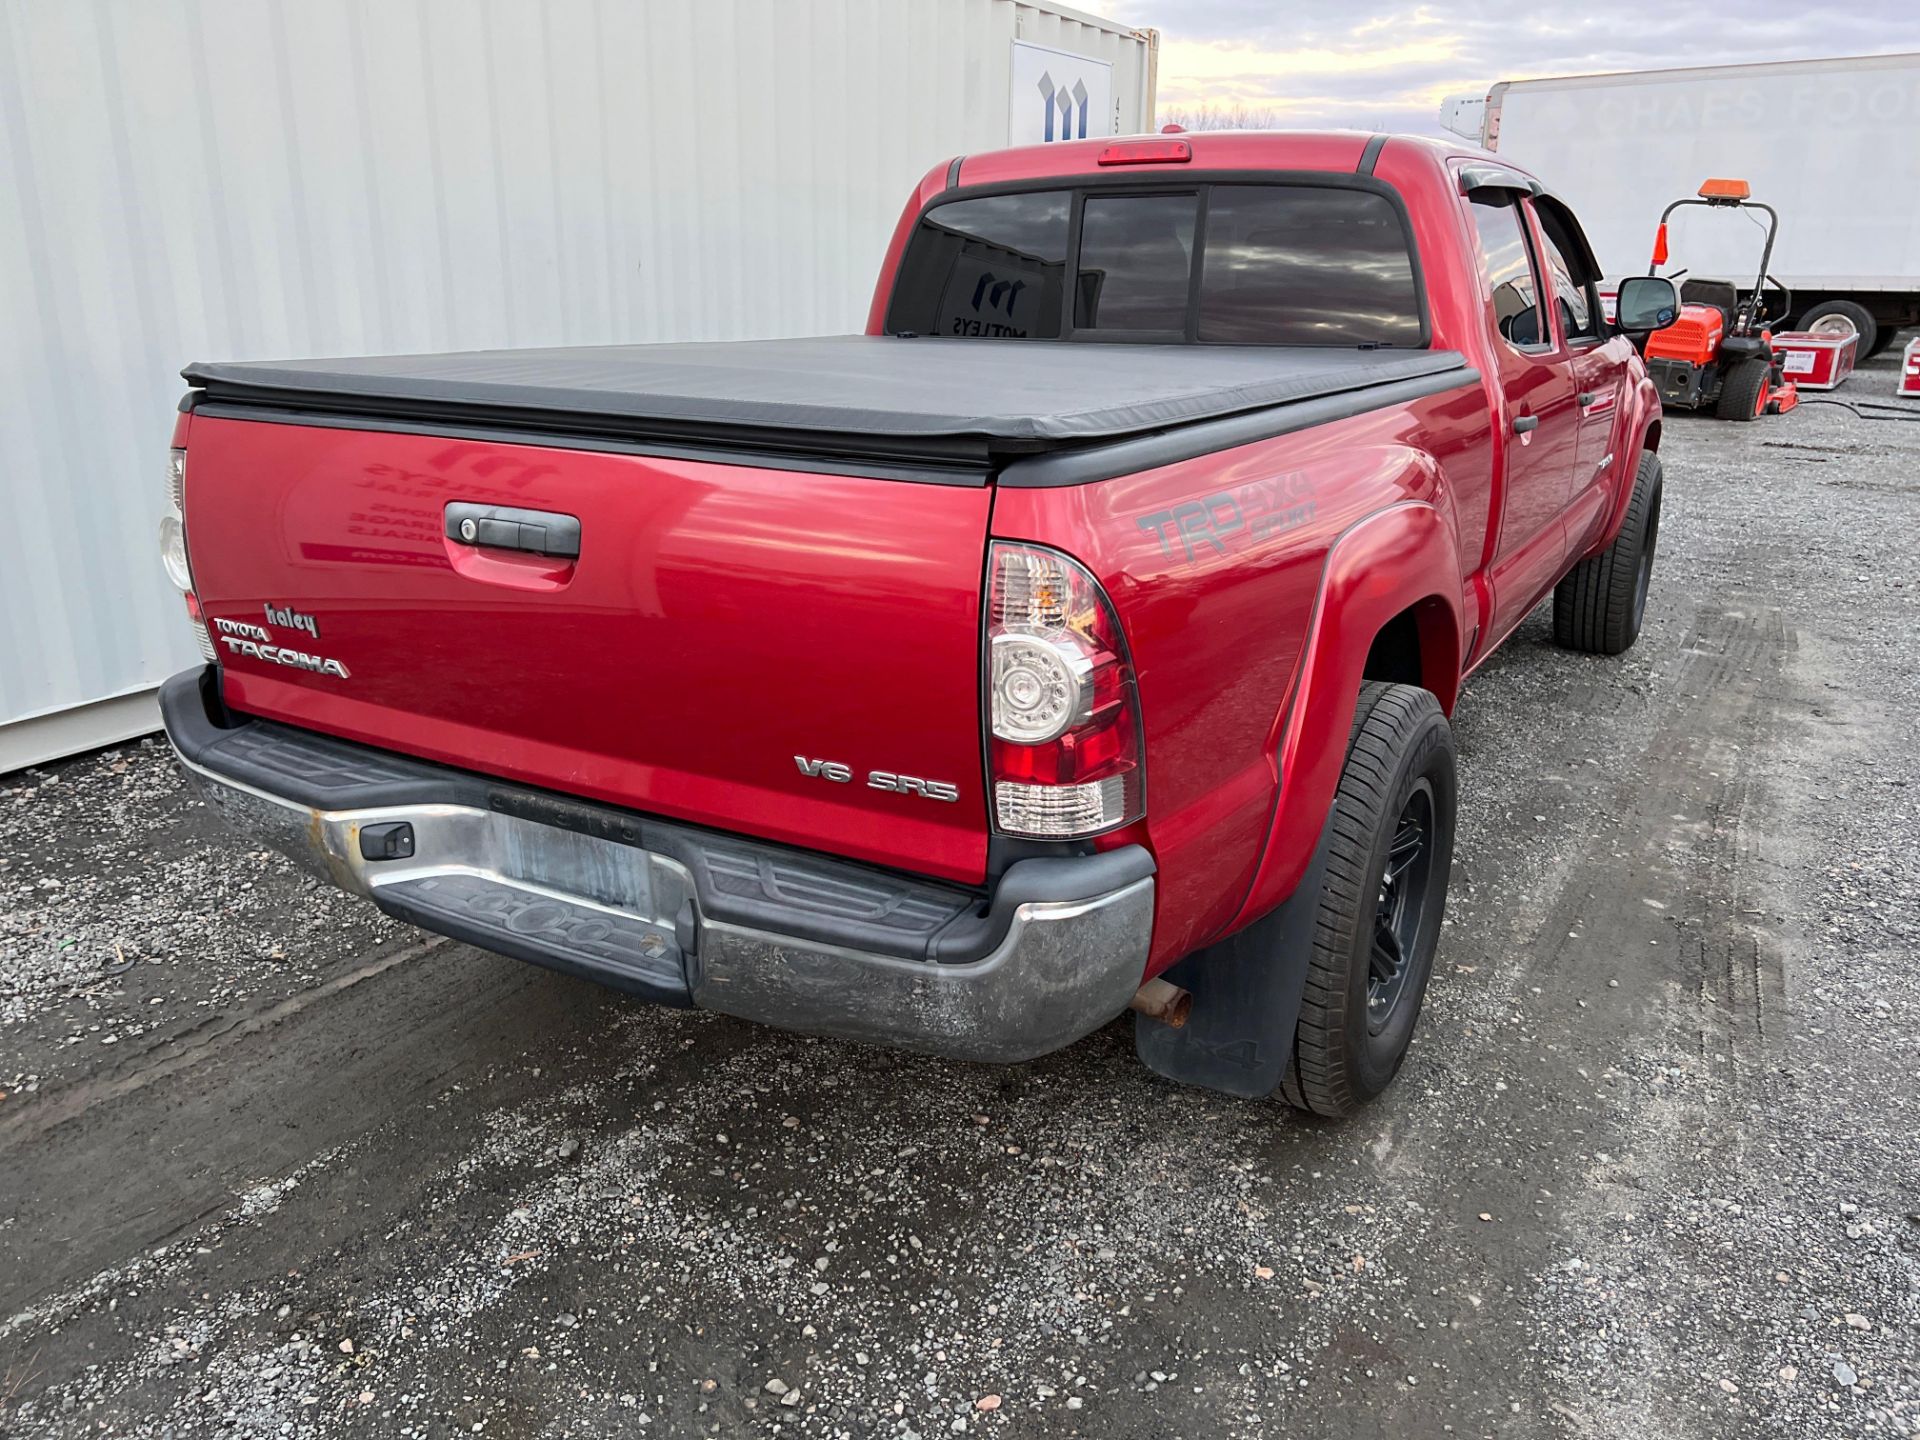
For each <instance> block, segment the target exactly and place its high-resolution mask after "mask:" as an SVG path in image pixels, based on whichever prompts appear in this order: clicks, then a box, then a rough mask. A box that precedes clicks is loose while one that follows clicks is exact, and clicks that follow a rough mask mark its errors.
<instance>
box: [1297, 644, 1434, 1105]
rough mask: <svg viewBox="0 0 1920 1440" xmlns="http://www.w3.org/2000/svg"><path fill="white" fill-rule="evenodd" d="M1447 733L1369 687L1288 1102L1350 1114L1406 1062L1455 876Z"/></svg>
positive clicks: (1410, 698)
mask: <svg viewBox="0 0 1920 1440" xmlns="http://www.w3.org/2000/svg"><path fill="white" fill-rule="evenodd" d="M1457 794H1458V792H1457V789H1456V786H1455V780H1454V762H1453V730H1452V728H1451V727H1449V726H1448V724H1447V718H1446V716H1445V715H1443V714H1441V713H1440V703H1439V701H1437V700H1435V699H1434V697H1433V695H1432V694H1431V693H1430V692H1429V691H1426V690H1422V689H1420V688H1419V687H1417V686H1413V685H1385V684H1381V683H1378V682H1373V681H1370V682H1368V683H1367V684H1366V685H1365V686H1363V687H1362V689H1361V692H1360V703H1359V706H1358V707H1357V709H1356V711H1355V714H1354V721H1353V730H1352V735H1351V739H1350V740H1349V742H1348V747H1347V764H1346V768H1345V770H1343V771H1342V772H1341V776H1340V788H1339V791H1338V792H1337V794H1336V795H1335V797H1334V802H1333V815H1332V817H1331V821H1332V823H1331V826H1330V828H1329V831H1328V835H1327V840H1326V844H1327V860H1326V881H1325V883H1324V884H1323V885H1322V887H1321V890H1320V897H1319V904H1318V908H1317V911H1316V913H1315V917H1314V929H1313V948H1312V952H1311V954H1310V956H1309V959H1308V968H1307V986H1306V993H1305V995H1304V996H1303V997H1302V999H1301V1002H1300V1019H1299V1023H1298V1025H1297V1026H1296V1028H1295V1030H1294V1042H1293V1055H1292V1058H1291V1060H1290V1061H1289V1062H1288V1065H1287V1073H1286V1078H1285V1079H1284V1080H1282V1081H1281V1085H1280V1089H1281V1093H1282V1094H1283V1095H1284V1096H1285V1097H1286V1098H1287V1100H1288V1101H1289V1102H1290V1103H1292V1104H1293V1105H1296V1106H1298V1107H1299V1108H1300V1109H1302V1110H1308V1111H1311V1112H1313V1113H1314V1114H1316V1115H1327V1116H1342V1115H1349V1114H1351V1113H1353V1111H1354V1110H1356V1109H1358V1108H1359V1107H1360V1106H1361V1105H1362V1104H1364V1103H1365V1102H1366V1101H1368V1100H1371V1099H1372V1098H1373V1097H1374V1096H1376V1095H1378V1094H1379V1093H1380V1092H1381V1091H1382V1090H1384V1089H1386V1088H1387V1085H1388V1084H1389V1082H1391V1081H1392V1079H1393V1077H1394V1075H1395V1074H1396V1073H1397V1072H1398V1071H1399V1069H1400V1062H1401V1061H1402V1060H1404V1059H1405V1058H1406V1053H1407V1046H1408V1045H1409V1044H1410V1043H1411V1042H1412V1039H1413V1027H1414V1022H1415V1021H1417V1020H1418V1019H1419V1018H1420V1003H1421V1001H1422V999H1423V998H1424V997H1425V995H1426V991H1427V980H1428V977H1429V976H1430V974H1431V973H1432V970H1433V952H1434V950H1435V948H1436V947H1437V946H1438V944H1439V941H1440V917H1441V912H1442V910H1443V908H1444V907H1445V904H1446V897H1447V876H1448V872H1449V871H1450V869H1451V868H1452V865H1453V826H1454V811H1455V806H1456V803H1457Z"/></svg>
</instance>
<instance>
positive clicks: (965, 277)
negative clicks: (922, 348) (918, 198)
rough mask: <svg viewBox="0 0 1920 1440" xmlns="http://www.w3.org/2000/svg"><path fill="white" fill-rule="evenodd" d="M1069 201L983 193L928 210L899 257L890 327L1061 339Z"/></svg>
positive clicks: (1052, 195) (1059, 193)
mask: <svg viewBox="0 0 1920 1440" xmlns="http://www.w3.org/2000/svg"><path fill="white" fill-rule="evenodd" d="M1072 199H1073V197H1072V196H1071V194H1069V193H1068V192H1067V191H1065V190H1048V191H1039V192H1035V193H1030V194H1025V195H983V196H981V197H980V198H979V199H977V200H956V201H954V202H953V203H952V204H950V205H942V206H940V207H939V208H938V209H936V210H933V211H931V212H929V213H928V215H927V218H926V219H924V220H922V221H921V222H920V226H919V228H918V229H917V230H915V231H914V232H913V240H912V242H911V243H910V244H909V245H908V246H907V252H906V254H905V255H903V256H902V257H901V259H900V278H899V279H898V280H897V281H895V282H894V290H893V295H894V299H893V306H892V310H891V311H890V315H889V320H888V328H889V329H892V330H914V331H917V332H919V333H920V334H922V335H957V336H962V337H965V338H968V339H993V340H1007V339H1012V340H1057V339H1059V338H1060V320H1061V303H1060V297H1061V294H1062V291H1061V286H1062V284H1063V283H1064V280H1065V277H1066V273H1067V222H1068V218H1069V211H1070V210H1071V207H1072ZM903 302H904V309H903ZM903 316H904V317H905V318H901V317H903Z"/></svg>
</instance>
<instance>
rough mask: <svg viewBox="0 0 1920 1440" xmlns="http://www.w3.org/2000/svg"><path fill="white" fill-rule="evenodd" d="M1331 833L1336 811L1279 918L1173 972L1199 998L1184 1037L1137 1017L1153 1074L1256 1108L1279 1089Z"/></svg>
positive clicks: (1141, 1049) (1141, 1047) (1142, 1050)
mask: <svg viewBox="0 0 1920 1440" xmlns="http://www.w3.org/2000/svg"><path fill="white" fill-rule="evenodd" d="M1332 828H1333V816H1332V813H1331V811H1329V813H1328V816H1327V823H1326V825H1325V826H1323V827H1322V829H1321V831H1320V843H1319V845H1317V846H1316V847H1315V848H1314V852H1313V860H1312V861H1311V863H1309V864H1308V866H1307V873H1306V874H1305V875H1304V876H1302V877H1301V880H1300V883H1299V885H1297V886H1295V887H1294V892H1293V894H1292V895H1291V896H1290V897H1288V899H1286V900H1285V901H1284V902H1282V903H1281V905H1280V907H1279V908H1278V909H1277V910H1274V911H1273V912H1272V913H1270V914H1268V915H1266V916H1264V917H1262V918H1261V919H1259V920H1256V921H1254V923H1253V924H1251V925H1249V926H1247V928H1246V929H1244V930H1242V931H1241V932H1240V933H1239V934H1237V935H1233V936H1230V937H1228V938H1227V939H1225V940H1222V941H1220V942H1219V943H1218V944H1217V945H1209V946H1208V947H1207V948H1206V949H1204V950H1198V951H1195V952H1194V953H1193V954H1191V955H1189V956H1187V957H1186V959H1184V960H1182V961H1180V962H1179V963H1178V964H1176V965H1174V966H1173V967H1172V968H1171V969H1169V970H1167V971H1166V972H1165V974H1164V977H1163V978H1165V979H1167V980H1170V981H1172V982H1173V983H1174V984H1175V985H1179V986H1181V987H1183V988H1184V989H1186V990H1188V991H1190V992H1191V993H1192V995H1193V1011H1192V1013H1191V1014H1190V1015H1189V1016H1188V1017H1187V1023H1186V1024H1185V1025H1183V1026H1181V1027H1180V1028H1179V1029H1178V1030H1175V1029H1172V1028H1170V1027H1169V1026H1166V1025H1163V1024H1161V1023H1160V1022H1159V1021H1157V1020H1149V1019H1147V1018H1146V1017H1145V1016H1143V1015H1136V1016H1134V1021H1133V1045H1134V1049H1135V1051H1136V1052H1138V1054H1139V1056H1140V1059H1141V1062H1142V1063H1143V1064H1145V1065H1146V1067H1147V1068H1148V1069H1149V1070H1152V1071H1154V1072H1155V1073H1156V1074H1160V1075H1164V1076H1166V1077H1167V1078H1168V1079H1169V1080H1178V1081H1179V1082H1180V1083H1181V1084H1183V1085H1198V1086H1200V1087H1201V1088H1203V1089H1207V1090H1219V1091H1223V1092H1224V1093H1226V1094H1228V1095H1239V1096H1242V1097H1245V1098H1247V1099H1255V1098H1258V1097H1260V1096H1263V1095H1271V1094H1272V1093H1273V1092H1274V1091H1275V1090H1276V1089H1278V1088H1279V1086H1280V1080H1281V1077H1282V1076H1284V1075H1285V1074H1286V1073H1287V1061H1288V1059H1289V1058H1290V1057H1291V1056H1292V1054H1293V1031H1294V1026H1295V1025H1296V1024H1297V1023H1298V1022H1299V1019H1300V999H1301V996H1302V995H1303V994H1305V992H1306V987H1307V964H1308V959H1309V956H1310V953H1311V947H1312V945H1313V923H1314V917H1315V915H1316V913H1317V911H1318V910H1319V906H1320V890H1321V886H1322V883H1323V882H1324V880H1325V879H1326V870H1327V837H1328V835H1329V834H1330V833H1331V831H1332Z"/></svg>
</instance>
